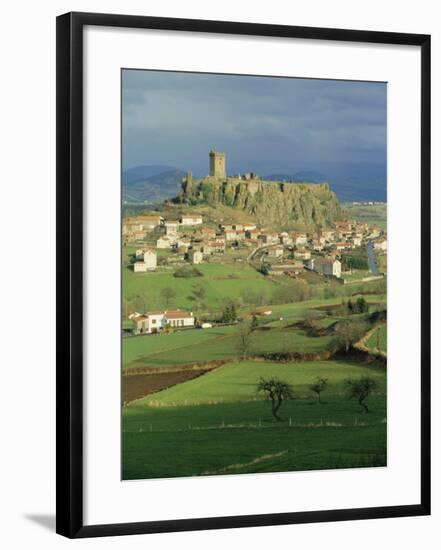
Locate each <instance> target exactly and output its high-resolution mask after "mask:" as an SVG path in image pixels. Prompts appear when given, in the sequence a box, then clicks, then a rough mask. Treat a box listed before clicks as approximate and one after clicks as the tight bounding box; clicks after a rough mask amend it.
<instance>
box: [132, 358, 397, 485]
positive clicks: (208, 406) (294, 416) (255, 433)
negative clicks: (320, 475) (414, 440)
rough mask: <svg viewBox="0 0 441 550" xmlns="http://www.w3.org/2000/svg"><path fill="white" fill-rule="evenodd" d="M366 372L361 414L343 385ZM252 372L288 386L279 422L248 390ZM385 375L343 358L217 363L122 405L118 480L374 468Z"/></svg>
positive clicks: (382, 443) (381, 460)
mask: <svg viewBox="0 0 441 550" xmlns="http://www.w3.org/2000/svg"><path fill="white" fill-rule="evenodd" d="M366 374H369V376H371V377H374V378H375V379H376V380H377V381H378V390H377V392H376V393H375V395H372V396H371V397H370V398H369V399H368V404H369V407H370V408H371V412H370V413H369V414H364V413H362V411H361V409H360V407H359V406H358V404H357V402H356V401H354V400H349V399H348V398H347V397H346V396H345V394H344V391H343V380H344V379H345V378H347V377H358V376H361V375H366ZM317 375H321V376H323V375H326V376H327V377H328V379H329V387H328V389H327V390H326V392H324V393H323V396H322V404H318V402H317V400H316V398H315V396H314V395H313V394H312V393H311V392H310V391H309V389H308V384H309V383H311V382H312V381H313V380H314V378H315V376H317ZM261 376H283V378H284V379H287V380H289V381H290V382H291V383H292V385H293V387H294V391H295V398H294V399H292V400H290V401H286V402H285V403H284V404H283V406H282V408H281V409H280V414H281V416H282V418H283V421H282V422H274V420H273V418H272V416H271V413H270V407H269V403H268V401H265V400H264V399H262V397H261V396H258V395H257V394H256V384H257V381H258V380H259V377H261ZM385 383H386V375H385V371H384V370H383V369H380V368H378V367H362V366H360V365H359V364H351V363H347V362H337V361H326V362H304V363H299V364H277V363H270V362H247V361H244V362H240V363H231V364H228V365H225V366H223V367H220V368H219V369H217V370H215V371H213V372H210V373H208V374H205V375H204V376H201V377H199V378H197V379H194V380H191V381H188V382H184V383H182V384H178V385H176V386H174V387H173V388H169V389H167V390H164V391H162V392H159V393H158V394H156V395H151V396H147V397H145V398H143V399H140V400H137V401H134V402H133V403H131V404H130V405H129V406H127V407H125V409H124V415H123V479H139V478H158V477H159V478H160V477H176V476H194V475H214V474H239V473H249V472H277V471H295V470H312V469H326V468H350V467H364V466H384V465H385V464H386V451H385V449H386V422H385V418H386V397H385ZM177 449H179V452H176V450H177Z"/></svg>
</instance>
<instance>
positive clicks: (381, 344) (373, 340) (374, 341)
mask: <svg viewBox="0 0 441 550" xmlns="http://www.w3.org/2000/svg"><path fill="white" fill-rule="evenodd" d="M366 347H368V348H370V349H379V350H380V351H384V352H385V353H387V325H381V326H380V327H378V328H377V329H376V330H375V331H374V332H373V333H372V334H371V335H370V336H369V338H368V339H367V341H366Z"/></svg>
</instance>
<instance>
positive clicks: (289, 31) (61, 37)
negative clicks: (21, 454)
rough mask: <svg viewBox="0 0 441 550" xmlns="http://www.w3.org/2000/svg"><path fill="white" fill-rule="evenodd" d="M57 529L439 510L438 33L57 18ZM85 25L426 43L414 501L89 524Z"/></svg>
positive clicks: (128, 529) (134, 529) (246, 523)
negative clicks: (433, 313)
mask: <svg viewBox="0 0 441 550" xmlns="http://www.w3.org/2000/svg"><path fill="white" fill-rule="evenodd" d="M56 24H57V39H56V40H57V42H56V47H57V57H56V68H57V81H56V87H57V88H56V92H57V109H56V115H57V126H56V131H57V151H56V159H57V170H56V177H57V202H56V205H57V293H56V297H57V309H56V311H57V329H56V343H57V380H56V388H57V401H56V407H57V408H56V411H57V425H56V435H57V445H56V460H57V475H56V482H57V489H56V500H57V506H56V515H57V520H56V531H57V533H59V534H61V535H64V536H67V537H70V538H82V537H99V536H111V535H112V536H114V535H128V534H142V533H160V532H172V531H189V530H202V529H204V530H205V529H225V528H233V527H253V526H264V525H282V524H297V523H310V522H329V521H343V520H359V519H373V518H389V517H403V516H420V515H428V514H430V36H429V35H424V34H404V33H391V32H373V31H362V30H342V29H330V28H312V27H296V26H285V25H265V24H254V23H238V22H225V21H203V20H195V19H173V18H160V17H144V16H133V15H111V14H98V13H67V14H64V15H61V16H59V17H57V23H56ZM86 25H94V26H104V27H129V28H139V29H156V30H164V31H169V30H174V31H192V32H201V33H223V34H231V35H255V36H267V37H285V38H293V39H296V38H297V39H298V38H304V39H305V38H306V39H315V40H334V41H335V40H336V41H343V42H365V43H377V44H396V45H413V46H419V47H420V48H421V209H422V211H421V213H422V215H421V365H420V368H421V495H420V502H418V503H415V504H412V505H399V506H386V507H373V508H354V509H339V510H323V511H313V512H295V513H270V514H263V515H242V516H227V517H215V518H210V517H207V518H195V519H176V520H168V521H143V522H136V523H117V524H106V525H84V523H83V238H84V237H85V235H84V234H83V99H82V98H83V29H84V27H85V26H86Z"/></svg>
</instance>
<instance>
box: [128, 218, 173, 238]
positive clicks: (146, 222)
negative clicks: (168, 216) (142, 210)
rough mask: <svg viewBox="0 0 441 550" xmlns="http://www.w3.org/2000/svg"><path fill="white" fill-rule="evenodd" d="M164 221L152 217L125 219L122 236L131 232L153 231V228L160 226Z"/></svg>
mask: <svg viewBox="0 0 441 550" xmlns="http://www.w3.org/2000/svg"><path fill="white" fill-rule="evenodd" d="M163 221H164V218H163V217H162V216H158V215H154V216H144V215H139V216H132V217H130V218H125V219H124V220H123V227H122V230H123V234H124V233H125V232H133V231H142V230H144V231H148V230H152V229H155V227H158V226H160V225H161V224H162V223H163Z"/></svg>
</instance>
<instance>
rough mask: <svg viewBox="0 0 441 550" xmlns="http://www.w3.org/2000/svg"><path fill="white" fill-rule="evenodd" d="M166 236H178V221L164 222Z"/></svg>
mask: <svg viewBox="0 0 441 550" xmlns="http://www.w3.org/2000/svg"><path fill="white" fill-rule="evenodd" d="M164 226H165V233H166V235H176V233H177V232H178V229H179V221H178V220H166V221H165V222H164Z"/></svg>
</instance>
